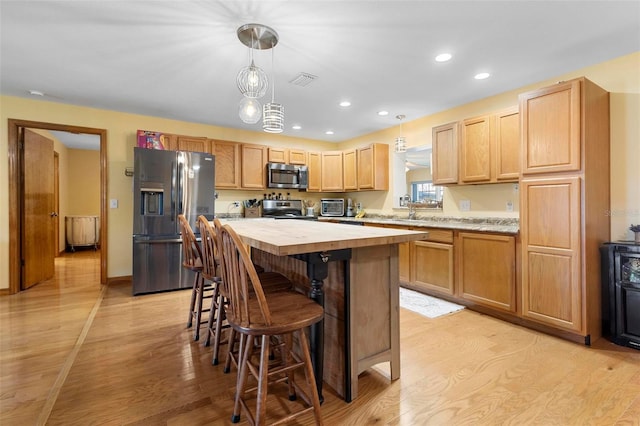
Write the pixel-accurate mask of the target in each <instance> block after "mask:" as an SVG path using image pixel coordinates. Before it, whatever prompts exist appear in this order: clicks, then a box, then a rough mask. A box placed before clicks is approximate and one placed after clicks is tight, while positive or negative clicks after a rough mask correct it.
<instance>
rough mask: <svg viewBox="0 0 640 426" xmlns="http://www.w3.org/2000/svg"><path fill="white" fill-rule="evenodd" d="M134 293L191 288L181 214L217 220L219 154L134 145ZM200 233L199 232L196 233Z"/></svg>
mask: <svg viewBox="0 0 640 426" xmlns="http://www.w3.org/2000/svg"><path fill="white" fill-rule="evenodd" d="M133 200H134V201H133V294H134V295H139V294H145V293H155V292H160V291H167V290H177V289H181V288H189V287H191V285H192V284H193V278H194V276H193V272H191V271H188V270H186V269H185V268H183V267H182V240H181V238H180V225H179V222H178V214H180V213H182V214H184V215H185V217H186V218H187V219H188V220H189V223H190V224H191V228H192V229H193V231H194V232H195V233H196V234H197V233H198V227H197V226H196V220H197V218H198V216H199V215H205V216H206V217H207V218H208V219H210V220H213V216H214V203H215V158H214V156H213V155H211V154H206V153H199V152H186V151H165V150H155V149H146V148H138V147H136V148H134V175H133ZM197 236H198V235H197Z"/></svg>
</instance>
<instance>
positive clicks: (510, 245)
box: [456, 232, 517, 312]
mask: <svg viewBox="0 0 640 426" xmlns="http://www.w3.org/2000/svg"><path fill="white" fill-rule="evenodd" d="M456 256H457V257H458V262H457V275H456V281H457V283H458V289H459V291H458V295H459V296H461V297H463V298H465V299H467V300H471V301H473V302H476V303H478V304H482V305H485V306H489V307H492V308H496V309H500V310H503V311H507V312H515V311H516V307H517V305H516V268H515V265H516V242H515V238H514V237H512V236H509V235H497V234H487V233H476V232H460V234H459V235H458V240H457V242H456Z"/></svg>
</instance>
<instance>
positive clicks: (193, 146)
mask: <svg viewBox="0 0 640 426" xmlns="http://www.w3.org/2000/svg"><path fill="white" fill-rule="evenodd" d="M178 150H179V151H191V152H206V153H209V154H210V153H211V148H210V144H209V139H207V138H194V137H190V136H178Z"/></svg>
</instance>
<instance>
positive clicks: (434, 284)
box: [410, 241, 455, 296]
mask: <svg viewBox="0 0 640 426" xmlns="http://www.w3.org/2000/svg"><path fill="white" fill-rule="evenodd" d="M411 260H412V262H411V271H412V272H413V273H412V277H413V279H412V280H411V282H410V284H412V285H414V286H415V287H418V288H421V289H425V290H432V291H435V292H437V293H444V294H447V295H450V296H453V295H454V290H455V288H454V274H453V262H454V257H453V244H445V243H435V242H430V241H415V242H414V245H413V256H412V257H411Z"/></svg>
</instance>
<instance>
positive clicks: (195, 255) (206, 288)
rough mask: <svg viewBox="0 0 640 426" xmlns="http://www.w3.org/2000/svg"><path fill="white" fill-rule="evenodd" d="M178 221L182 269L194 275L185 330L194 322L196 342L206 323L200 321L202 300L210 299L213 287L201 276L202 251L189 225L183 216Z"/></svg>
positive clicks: (180, 215)
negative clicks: (201, 328) (201, 327)
mask: <svg viewBox="0 0 640 426" xmlns="http://www.w3.org/2000/svg"><path fill="white" fill-rule="evenodd" d="M178 221H179V222H180V234H181V236H182V252H183V258H182V267H183V268H185V269H188V270H190V271H192V272H194V275H195V276H194V279H193V287H192V289H191V303H190V304H189V319H188V320H187V328H190V327H191V326H192V325H193V323H194V322H195V324H196V328H195V331H194V333H193V340H198V339H200V326H201V325H202V324H205V323H206V322H207V321H203V320H202V312H203V307H202V305H203V300H204V299H210V298H211V297H212V294H213V291H214V287H213V286H212V285H211V284H206V283H205V280H204V277H203V276H202V270H203V269H204V263H203V261H202V251H201V249H200V244H198V241H197V240H196V236H195V234H194V233H193V230H192V229H191V225H189V221H188V220H187V218H186V217H185V216H184V215H183V214H179V215H178ZM207 310H208V309H207Z"/></svg>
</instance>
